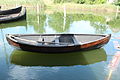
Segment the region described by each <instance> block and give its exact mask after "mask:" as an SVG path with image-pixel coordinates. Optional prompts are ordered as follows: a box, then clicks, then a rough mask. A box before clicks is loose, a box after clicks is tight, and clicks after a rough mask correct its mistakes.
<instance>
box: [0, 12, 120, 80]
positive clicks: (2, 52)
mask: <svg viewBox="0 0 120 80" xmlns="http://www.w3.org/2000/svg"><path fill="white" fill-rule="evenodd" d="M119 21H120V17H119V16H117V17H116V15H114V16H101V15H94V14H80V13H74V14H73V13H72V14H71V13H67V14H65V13H63V12H53V13H49V14H48V13H44V12H43V13H40V14H39V15H37V14H36V13H34V12H33V13H31V14H27V20H23V21H17V22H13V23H5V24H0V80H31V79H33V80H107V79H108V80H120V77H119V73H120V67H119V65H120V64H119V61H120V52H119V50H120V49H119V46H120V32H119V30H120V28H119V25H120V23H119ZM34 33H43V34H46V33H48V34H52V33H76V34H80V33H81V34H112V38H111V39H110V41H109V43H108V44H107V45H105V46H104V47H102V48H101V49H96V50H90V51H81V52H72V53H63V54H43V53H34V52H27V51H21V50H16V49H14V48H13V47H12V46H10V45H9V44H8V43H7V41H6V38H5V35H6V34H34Z"/></svg>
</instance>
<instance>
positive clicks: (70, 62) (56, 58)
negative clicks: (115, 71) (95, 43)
mask: <svg viewBox="0 0 120 80" xmlns="http://www.w3.org/2000/svg"><path fill="white" fill-rule="evenodd" d="M106 60H107V55H106V52H105V50H104V49H103V48H100V49H94V50H90V51H79V52H70V53H69V54H64V53H62V54H52V53H51V54H43V53H39V54H38V53H36V52H28V51H22V50H14V51H13V52H12V54H11V55H10V62H11V63H12V64H15V65H21V66H46V67H48V66H49V67H51V66H52V67H53V66H74V65H90V64H95V63H97V62H102V61H106Z"/></svg>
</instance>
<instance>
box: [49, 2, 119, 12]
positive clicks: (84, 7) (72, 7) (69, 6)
mask: <svg viewBox="0 0 120 80" xmlns="http://www.w3.org/2000/svg"><path fill="white" fill-rule="evenodd" d="M64 7H66V10H67V11H73V12H74V11H93V12H116V9H117V8H116V6H115V5H110V4H99V5H98V4H97V5H88V4H74V3H65V4H54V5H53V4H51V5H48V6H47V8H48V9H52V10H56V11H57V10H58V11H61V10H63V9H64Z"/></svg>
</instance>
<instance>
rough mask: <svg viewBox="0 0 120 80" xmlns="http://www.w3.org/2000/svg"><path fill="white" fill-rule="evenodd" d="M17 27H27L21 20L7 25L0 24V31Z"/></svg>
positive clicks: (24, 21)
mask: <svg viewBox="0 0 120 80" xmlns="http://www.w3.org/2000/svg"><path fill="white" fill-rule="evenodd" d="M17 26H21V27H22V26H23V27H27V21H26V20H22V21H17V22H12V23H7V24H5V23H3V24H0V29H5V28H11V27H17Z"/></svg>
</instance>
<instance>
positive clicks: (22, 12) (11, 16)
mask: <svg viewBox="0 0 120 80" xmlns="http://www.w3.org/2000/svg"><path fill="white" fill-rule="evenodd" d="M15 14H17V15H15ZM0 15H3V16H6V17H0V23H8V22H12V21H17V20H23V19H26V8H25V7H22V6H20V7H18V8H14V9H10V10H4V11H0Z"/></svg>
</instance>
